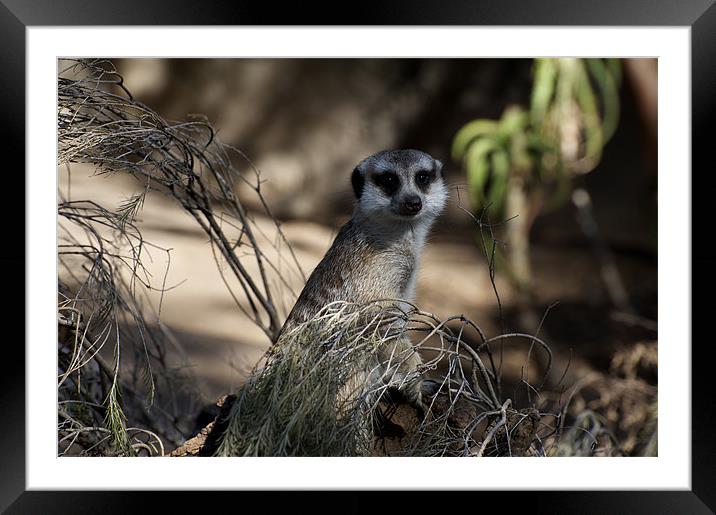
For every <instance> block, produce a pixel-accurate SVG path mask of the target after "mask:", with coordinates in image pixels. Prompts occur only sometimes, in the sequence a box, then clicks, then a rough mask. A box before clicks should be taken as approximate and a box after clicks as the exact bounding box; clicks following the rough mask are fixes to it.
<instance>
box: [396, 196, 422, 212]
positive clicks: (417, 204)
mask: <svg viewBox="0 0 716 515" xmlns="http://www.w3.org/2000/svg"><path fill="white" fill-rule="evenodd" d="M422 208H423V201H422V200H420V197H419V196H418V195H410V196H409V197H406V198H405V200H403V202H402V204H401V206H400V214H401V215H416V214H418V212H419V211H420V210H421V209H422Z"/></svg>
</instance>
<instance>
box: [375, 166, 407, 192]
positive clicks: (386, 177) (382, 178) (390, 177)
mask: <svg viewBox="0 0 716 515" xmlns="http://www.w3.org/2000/svg"><path fill="white" fill-rule="evenodd" d="M373 182H375V184H376V185H377V186H378V187H379V188H380V189H381V190H383V192H384V193H385V194H386V195H388V196H392V195H393V194H394V193H395V192H396V191H398V188H400V179H399V178H398V176H397V175H396V174H394V173H393V172H383V173H380V174H377V175H374V176H373Z"/></svg>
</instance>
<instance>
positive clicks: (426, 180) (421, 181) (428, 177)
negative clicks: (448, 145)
mask: <svg viewBox="0 0 716 515" xmlns="http://www.w3.org/2000/svg"><path fill="white" fill-rule="evenodd" d="M434 180H435V171H434V170H420V171H418V172H417V173H416V174H415V184H416V185H417V186H418V188H419V189H420V190H422V191H425V190H427V188H428V186H430V183H431V182H433V181H434Z"/></svg>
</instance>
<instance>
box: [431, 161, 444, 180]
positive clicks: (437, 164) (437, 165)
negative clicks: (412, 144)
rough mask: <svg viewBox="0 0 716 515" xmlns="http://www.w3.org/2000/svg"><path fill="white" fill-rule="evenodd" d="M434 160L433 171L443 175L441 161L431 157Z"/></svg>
mask: <svg viewBox="0 0 716 515" xmlns="http://www.w3.org/2000/svg"><path fill="white" fill-rule="evenodd" d="M433 161H435V173H436V174H437V175H439V176H441V177H442V175H443V163H442V161H440V160H439V159H433Z"/></svg>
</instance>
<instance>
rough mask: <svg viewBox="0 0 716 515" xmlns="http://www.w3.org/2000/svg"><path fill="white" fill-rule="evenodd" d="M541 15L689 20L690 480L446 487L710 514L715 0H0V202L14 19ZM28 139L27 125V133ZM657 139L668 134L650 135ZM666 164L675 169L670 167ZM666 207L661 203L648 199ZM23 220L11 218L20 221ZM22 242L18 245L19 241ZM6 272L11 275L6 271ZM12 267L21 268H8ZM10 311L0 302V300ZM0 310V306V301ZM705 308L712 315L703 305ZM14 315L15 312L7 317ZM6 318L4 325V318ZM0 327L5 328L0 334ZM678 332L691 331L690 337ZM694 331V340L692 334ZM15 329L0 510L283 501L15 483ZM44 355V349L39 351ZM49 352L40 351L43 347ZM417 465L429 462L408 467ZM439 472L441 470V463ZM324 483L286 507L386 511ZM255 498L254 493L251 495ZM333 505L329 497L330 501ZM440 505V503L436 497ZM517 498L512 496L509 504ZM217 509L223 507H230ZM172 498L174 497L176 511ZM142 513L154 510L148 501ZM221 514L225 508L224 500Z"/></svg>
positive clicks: (555, 505) (12, 120) (580, 21)
mask: <svg viewBox="0 0 716 515" xmlns="http://www.w3.org/2000/svg"><path fill="white" fill-rule="evenodd" d="M287 24H291V25H550V26H565V25H575V26H650V25H656V26H688V27H691V73H692V77H691V78H692V83H691V95H692V96H691V100H692V113H691V114H692V117H691V119H692V170H691V181H692V182H691V184H692V211H691V213H692V228H691V236H692V240H691V241H692V248H691V253H692V254H691V256H692V269H691V274H692V278H694V279H696V278H697V280H692V290H691V291H692V311H691V317H692V324H691V327H690V328H689V327H685V328H684V331H683V334H684V341H683V342H682V343H683V345H684V346H685V348H687V346H688V345H689V344H691V353H692V420H691V430H692V456H691V464H692V471H691V480H692V489H691V490H690V491H637V492H628V491H588V492H575V491H571V492H557V491H550V492H510V493H506V492H472V493H464V494H461V495H457V496H453V497H451V499H450V503H453V502H454V501H455V500H456V499H460V500H461V501H464V500H466V499H467V498H468V496H469V497H470V500H469V502H470V503H471V504H472V505H473V507H474V508H475V509H480V506H486V505H483V503H487V502H490V503H492V502H497V503H498V504H497V505H498V506H499V505H500V504H501V503H503V502H504V500H505V499H506V498H509V508H510V509H512V508H516V507H518V506H519V505H521V504H524V505H525V507H526V508H527V509H529V510H530V511H531V512H536V513H543V512H544V513H555V512H565V513H713V512H714V511H716V465H715V463H716V437H714V429H713V423H714V422H716V417H715V416H714V414H715V413H716V402H714V400H713V398H712V397H711V394H712V392H713V388H712V387H710V385H711V383H710V382H709V379H710V377H711V376H712V374H713V372H712V368H713V362H712V361H711V360H710V359H709V358H710V349H711V347H712V346H713V344H712V340H713V337H712V336H708V334H707V332H706V323H705V321H706V320H708V318H707V316H709V315H711V312H712V309H711V308H712V306H713V302H712V301H711V299H712V298H713V291H714V289H716V280H715V279H714V277H716V274H714V272H713V270H714V267H716V251H715V250H712V249H710V248H709V247H711V246H710V245H709V241H708V240H709V239H710V238H709V237H708V235H709V234H712V233H713V229H712V228H711V221H712V220H713V215H712V214H711V213H710V209H711V206H712V204H713V198H714V196H716V179H714V176H715V174H714V170H713V167H714V165H713V162H714V160H713V158H712V156H711V153H712V147H713V143H712V142H711V139H710V132H711V131H709V130H708V129H709V128H710V123H709V122H710V121H711V119H712V118H713V117H712V116H710V115H713V114H714V111H716V6H714V0H668V1H667V0H620V1H617V0H602V1H600V2H594V1H589V0H551V1H542V2H535V1H531V0H502V1H500V2H497V1H493V2H487V1H481V2H476V1H474V0H473V1H470V0H459V1H451V2H448V1H445V0H442V1H441V0H430V1H416V0H413V1H410V0H400V1H393V2H377V1H374V2H360V3H355V4H354V3H351V4H344V3H339V2H335V3H333V4H332V5H331V6H323V5H321V4H318V3H315V4H311V5H306V4H305V3H296V4H293V5H291V6H280V7H278V6H276V5H273V4H270V3H267V2H264V3H259V2H253V3H249V2H245V1H239V0H234V1H219V0H214V1H204V2H199V1H186V0H182V1H178V0H173V1H170V0H152V1H149V0H143V1H138V0H119V1H99V0H95V1H92V2H87V1H85V0H64V1H56V0H55V1H53V0H34V1H28V0H0V38H1V39H2V44H0V60H1V61H0V62H2V75H3V77H2V79H0V80H2V89H1V90H0V91H1V94H0V102H1V103H2V119H3V123H2V126H3V139H2V141H3V148H5V149H7V150H8V152H7V154H6V158H9V156H10V155H14V156H15V157H17V158H19V159H18V160H17V161H16V162H17V164H16V165H15V166H14V167H10V166H8V167H7V168H6V169H5V172H6V173H5V180H6V181H11V183H10V184H8V185H6V187H7V188H11V190H10V191H12V192H14V194H13V195H5V196H4V199H7V200H3V203H4V205H7V204H6V202H10V201H11V200H12V199H15V201H17V202H18V204H19V205H18V206H17V209H12V208H10V207H9V206H8V207H7V208H6V209H8V210H9V211H7V212H14V213H20V212H22V213H23V214H24V213H25V209H24V208H25V200H24V199H25V195H27V194H31V193H32V192H28V191H26V189H25V174H22V173H20V170H24V167H25V159H24V156H25V154H24V150H23V149H24V148H25V138H26V133H25V100H26V97H25V66H26V64H25V63H26V53H25V50H26V49H25V29H26V28H27V27H28V26H40V25H50V26H67V25H287ZM29 137H32V135H29ZM660 144H668V142H660ZM674 173H677V171H674ZM661 209H667V210H668V206H661ZM23 220H24V219H23ZM3 230H4V231H5V235H6V240H5V241H7V242H11V246H9V247H8V250H7V251H6V252H3V253H2V254H1V255H0V262H1V263H2V266H3V270H5V271H6V273H5V274H3V277H4V279H5V284H6V286H7V288H8V291H12V292H13V295H12V298H13V304H14V306H20V305H22V306H23V308H24V309H32V306H26V305H25V302H24V299H25V295H24V294H22V295H20V294H18V293H17V292H24V291H25V290H24V286H25V283H24V280H25V278H26V277H27V274H31V273H32V270H28V269H27V268H26V265H25V250H24V249H25V245H24V242H25V238H26V233H25V225H24V223H23V224H20V223H18V222H15V223H6V224H4V226H3ZM21 242H22V244H21ZM9 270H12V271H13V272H11V273H7V271H9ZM17 270H23V271H24V273H23V274H19V273H15V272H14V271H17ZM24 309H23V313H22V317H21V318H22V320H23V323H20V322H15V321H13V322H11V323H8V324H7V325H8V326H9V327H17V328H19V330H20V333H21V334H20V336H22V337H23V341H24V336H25V334H24V327H25V323H24V321H25V311H24ZM9 312H11V311H9ZM6 313H8V312H6ZM711 316H713V315H711ZM12 318H13V319H17V318H20V317H12ZM9 327H6V329H7V328H9ZM5 334H6V338H7V335H8V334H10V333H9V332H7V331H6V333H5ZM689 336H690V338H691V342H690V341H689ZM699 336H701V338H699ZM19 341H20V338H7V339H6V341H5V345H4V346H3V351H2V354H1V355H2V357H3V360H5V362H6V363H11V364H12V365H11V366H8V365H6V366H3V367H2V371H1V372H0V381H1V386H0V415H1V417H2V420H3V422H2V424H0V427H1V428H2V429H1V430H0V432H1V434H2V436H1V437H0V511H3V510H7V513H85V512H86V513H128V512H130V510H131V511H141V512H144V511H149V510H150V509H152V508H151V505H152V504H151V503H150V501H159V502H160V503H161V504H160V506H161V508H155V509H161V511H162V512H169V511H171V512H173V511H181V512H184V511H187V510H188V509H190V508H191V506H192V504H193V503H196V506H197V507H198V509H204V510H206V509H212V510H215V509H217V508H216V507H218V506H220V505H224V503H231V502H234V503H236V502H240V503H241V506H243V507H250V506H257V505H259V504H257V503H260V502H261V501H264V504H260V505H259V506H264V507H266V506H267V504H266V501H268V503H270V504H268V505H275V503H277V502H281V501H283V500H285V499H286V495H285V494H277V493H268V492H264V493H260V492H221V493H219V492H204V497H207V496H208V495H211V502H209V501H208V500H207V499H203V500H201V499H197V498H195V497H194V496H192V502H189V499H188V496H187V494H186V493H184V492H169V493H160V492H143V493H141V494H140V493H138V492H137V493H134V492H133V493H130V492H123V491H113V492H98V491H94V492H76V491H61V492H60V491H25V490H26V487H25V477H26V467H25V455H26V453H25V449H26V445H27V442H26V437H25V429H26V427H25V420H26V418H25V387H26V385H25V351H24V347H23V346H21V345H20V344H19V343H18V342H19ZM48 352H51V351H50V350H49V349H48ZM48 359H49V358H48ZM416 473H421V474H430V473H435V471H433V472H431V471H418V472H416ZM441 473H443V472H441ZM326 495H327V494H326V493H324V492H312V493H311V492H302V493H300V494H298V495H296V494H295V493H294V495H292V496H291V497H292V498H291V502H292V503H295V504H294V505H293V509H296V508H299V509H300V507H301V505H304V504H305V505H306V506H310V507H311V509H312V510H318V511H321V509H324V510H330V511H331V512H335V511H336V506H344V508H343V509H341V511H347V512H358V511H366V510H368V509H376V507H379V508H378V509H388V508H387V507H386V506H385V505H384V504H383V501H382V500H378V499H375V496H376V495H377V494H376V493H371V492H349V493H348V494H347V496H343V497H342V498H341V499H340V500H333V499H326ZM259 497H260V498H259ZM404 497H405V500H404V501H403V505H402V506H403V509H414V510H421V511H425V510H426V509H432V507H431V506H430V505H431V504H433V503H435V505H436V507H439V508H438V509H454V508H453V507H448V506H447V505H445V504H444V503H445V502H446V500H445V498H444V496H435V495H433V494H431V493H427V494H426V493H417V492H414V493H411V494H410V495H408V496H404ZM335 503H338V504H335ZM438 503H440V504H438ZM515 503H517V504H515ZM229 506H230V504H229ZM177 508H180V509H179V510H177ZM152 511H153V509H152ZM232 511H233V510H232Z"/></svg>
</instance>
